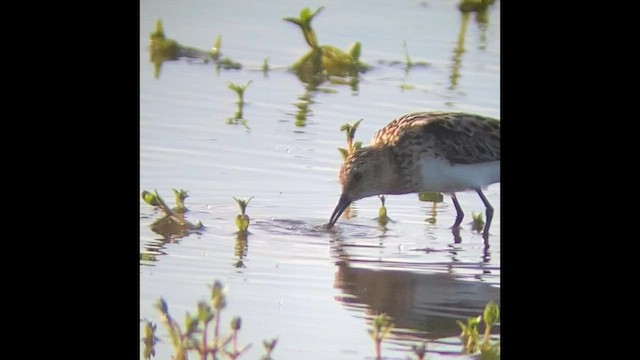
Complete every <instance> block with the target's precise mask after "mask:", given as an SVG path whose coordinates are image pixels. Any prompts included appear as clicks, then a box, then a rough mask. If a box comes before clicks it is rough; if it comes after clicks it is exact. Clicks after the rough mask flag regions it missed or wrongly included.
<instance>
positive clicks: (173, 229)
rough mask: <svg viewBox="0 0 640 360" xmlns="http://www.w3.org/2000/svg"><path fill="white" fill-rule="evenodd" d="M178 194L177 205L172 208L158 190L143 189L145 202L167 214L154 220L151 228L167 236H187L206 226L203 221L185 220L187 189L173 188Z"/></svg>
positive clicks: (176, 194)
mask: <svg viewBox="0 0 640 360" xmlns="http://www.w3.org/2000/svg"><path fill="white" fill-rule="evenodd" d="M173 191H174V194H175V196H176V207H175V208H174V209H173V210H172V209H170V208H169V206H168V205H167V203H165V201H164V200H163V199H162V197H160V194H158V191H157V190H154V191H153V192H149V191H146V190H143V191H142V199H143V200H144V202H145V203H147V204H149V205H151V206H154V207H157V208H159V209H160V210H161V211H162V212H164V214H165V216H164V217H162V218H160V219H158V220H156V221H154V222H153V224H151V230H152V231H153V232H155V233H157V234H161V235H163V236H165V237H168V238H169V237H176V236H185V235H187V234H189V232H190V231H193V230H199V229H202V228H203V227H204V225H202V222H200V221H198V222H197V223H195V224H192V223H191V222H189V221H187V220H185V218H184V212H185V211H187V208H186V207H185V206H184V199H186V198H187V197H188V195H187V191H186V190H182V189H181V190H176V189H173Z"/></svg>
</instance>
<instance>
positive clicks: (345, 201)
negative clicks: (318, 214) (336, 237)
mask: <svg viewBox="0 0 640 360" xmlns="http://www.w3.org/2000/svg"><path fill="white" fill-rule="evenodd" d="M349 204H351V199H349V197H348V196H347V194H342V195H341V196H340V200H338V205H336V208H335V210H333V214H331V218H330V219H329V224H328V225H329V227H332V226H333V224H335V223H336V221H338V219H339V218H340V215H342V213H343V212H344V211H345V210H346V209H347V207H349Z"/></svg>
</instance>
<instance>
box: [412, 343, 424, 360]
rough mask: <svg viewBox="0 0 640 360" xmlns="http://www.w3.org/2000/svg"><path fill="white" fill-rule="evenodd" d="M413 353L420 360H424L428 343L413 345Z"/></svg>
mask: <svg viewBox="0 0 640 360" xmlns="http://www.w3.org/2000/svg"><path fill="white" fill-rule="evenodd" d="M411 351H413V354H414V355H415V356H416V358H417V359H418V360H424V356H425V355H426V354H427V343H426V342H422V343H421V344H420V345H415V344H414V345H411Z"/></svg>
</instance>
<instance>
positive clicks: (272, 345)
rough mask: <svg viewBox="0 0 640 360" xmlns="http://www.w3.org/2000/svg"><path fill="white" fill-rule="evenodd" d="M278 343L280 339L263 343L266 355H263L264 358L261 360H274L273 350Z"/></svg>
mask: <svg viewBox="0 0 640 360" xmlns="http://www.w3.org/2000/svg"><path fill="white" fill-rule="evenodd" d="M277 343H278V338H273V339H270V340H264V341H262V346H263V347H264V352H265V353H264V355H262V357H260V360H273V359H272V358H271V353H272V352H273V349H274V348H275V347H276V344H277Z"/></svg>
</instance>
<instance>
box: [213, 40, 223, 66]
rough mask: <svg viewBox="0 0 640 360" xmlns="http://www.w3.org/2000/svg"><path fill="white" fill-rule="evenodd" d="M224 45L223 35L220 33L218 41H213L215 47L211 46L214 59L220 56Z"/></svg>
mask: <svg viewBox="0 0 640 360" xmlns="http://www.w3.org/2000/svg"><path fill="white" fill-rule="evenodd" d="M221 47H222V35H218V37H217V38H216V41H214V43H213V47H212V48H211V58H212V59H213V60H214V61H217V60H218V58H219V57H220V48H221Z"/></svg>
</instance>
